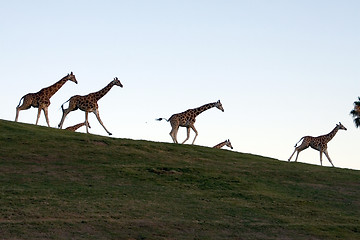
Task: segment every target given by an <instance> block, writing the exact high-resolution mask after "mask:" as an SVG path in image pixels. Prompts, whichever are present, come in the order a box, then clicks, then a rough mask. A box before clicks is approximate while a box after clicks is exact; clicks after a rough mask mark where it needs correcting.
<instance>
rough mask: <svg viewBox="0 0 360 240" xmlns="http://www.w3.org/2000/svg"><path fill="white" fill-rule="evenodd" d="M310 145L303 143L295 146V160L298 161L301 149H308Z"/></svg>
mask: <svg viewBox="0 0 360 240" xmlns="http://www.w3.org/2000/svg"><path fill="white" fill-rule="evenodd" d="M308 147H309V145H308V144H305V143H302V144H301V145H300V146H298V147H296V148H295V151H294V153H295V152H296V151H297V154H296V158H295V162H297V160H298V157H299V153H300V152H301V151H303V150H305V149H307V148H308ZM294 153H293V154H294ZM291 156H292V155H291Z"/></svg>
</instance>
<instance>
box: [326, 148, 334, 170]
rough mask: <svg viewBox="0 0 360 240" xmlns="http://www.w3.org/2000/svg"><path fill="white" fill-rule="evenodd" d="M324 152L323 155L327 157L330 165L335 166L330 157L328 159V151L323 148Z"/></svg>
mask: <svg viewBox="0 0 360 240" xmlns="http://www.w3.org/2000/svg"><path fill="white" fill-rule="evenodd" d="M324 153H325V156H326V157H327V159H328V160H329V162H330V163H331V165H332V166H333V167H335V166H334V164H333V163H332V161H331V159H330V156H329V153H328V151H327V149H325V151H324Z"/></svg>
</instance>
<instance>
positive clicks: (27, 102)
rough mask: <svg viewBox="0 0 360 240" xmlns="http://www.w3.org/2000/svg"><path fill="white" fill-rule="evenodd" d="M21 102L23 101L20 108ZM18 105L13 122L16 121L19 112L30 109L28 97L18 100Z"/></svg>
mask: <svg viewBox="0 0 360 240" xmlns="http://www.w3.org/2000/svg"><path fill="white" fill-rule="evenodd" d="M21 100H23V103H22V105H21V106H20V103H21ZM20 103H19V105H18V106H17V107H16V116H15V122H17V121H18V117H19V112H20V111H21V110H26V109H29V108H31V99H30V97H28V95H25V96H24V97H22V98H21V99H20Z"/></svg>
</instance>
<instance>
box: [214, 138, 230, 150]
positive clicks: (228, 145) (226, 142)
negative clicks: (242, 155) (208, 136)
mask: <svg viewBox="0 0 360 240" xmlns="http://www.w3.org/2000/svg"><path fill="white" fill-rule="evenodd" d="M223 146H227V147H229V148H231V149H233V146H232V145H231V142H230V139H228V140H225V141H223V142H221V143H219V144H217V145H215V146H213V148H217V149H220V148H222V147H223Z"/></svg>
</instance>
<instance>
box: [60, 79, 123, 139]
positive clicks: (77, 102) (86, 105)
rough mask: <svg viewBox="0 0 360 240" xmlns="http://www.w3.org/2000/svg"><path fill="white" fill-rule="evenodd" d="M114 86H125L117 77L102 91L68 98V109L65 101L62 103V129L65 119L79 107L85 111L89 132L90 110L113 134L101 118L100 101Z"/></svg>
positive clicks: (87, 131)
mask: <svg viewBox="0 0 360 240" xmlns="http://www.w3.org/2000/svg"><path fill="white" fill-rule="evenodd" d="M113 86H119V87H123V85H122V84H121V82H120V80H119V79H118V78H117V77H115V78H114V80H112V81H111V82H110V83H109V84H108V85H106V86H105V87H104V88H103V89H101V90H100V91H97V92H93V93H89V94H88V95H85V96H80V95H75V96H72V97H71V98H70V99H69V100H67V101H66V102H65V103H67V102H69V107H68V108H67V109H64V104H65V103H63V104H62V105H61V109H62V111H63V116H62V118H61V121H60V123H59V125H58V127H59V128H60V129H61V128H62V126H63V124H64V120H65V118H66V116H67V115H68V114H69V113H70V112H71V111H75V110H77V109H80V110H82V111H84V112H85V126H86V133H89V130H88V127H89V122H88V114H89V112H93V113H94V114H95V116H96V118H97V120H98V121H99V123H100V124H101V126H103V128H104V129H105V131H106V132H107V133H108V134H109V135H112V133H111V132H109V131H108V130H107V129H106V127H105V126H104V124H103V122H102V121H101V119H100V115H99V106H98V103H97V102H98V101H99V100H100V99H101V98H102V97H103V96H105V94H107V93H108V92H109V91H110V89H111V88H112V87H113Z"/></svg>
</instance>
